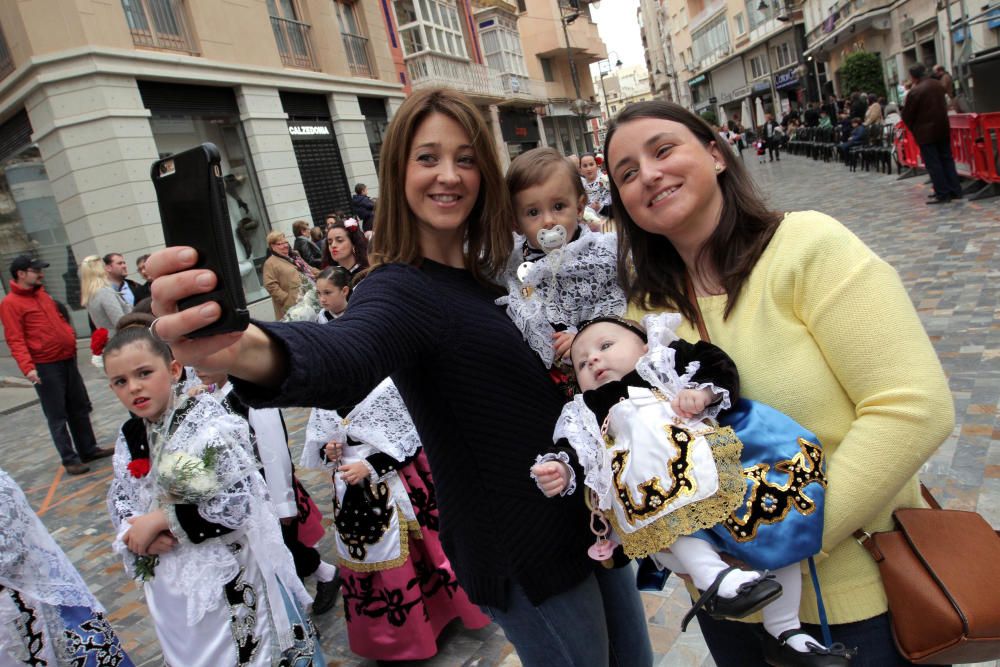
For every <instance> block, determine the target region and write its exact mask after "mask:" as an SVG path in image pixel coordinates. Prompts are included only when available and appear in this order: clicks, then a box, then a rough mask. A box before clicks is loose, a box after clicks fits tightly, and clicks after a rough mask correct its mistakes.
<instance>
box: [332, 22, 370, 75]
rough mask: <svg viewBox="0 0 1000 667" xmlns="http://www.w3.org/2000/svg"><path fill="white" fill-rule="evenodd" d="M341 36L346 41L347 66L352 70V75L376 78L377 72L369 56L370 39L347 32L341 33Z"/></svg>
mask: <svg viewBox="0 0 1000 667" xmlns="http://www.w3.org/2000/svg"><path fill="white" fill-rule="evenodd" d="M340 36H341V37H342V38H343V40H344V51H346V52H347V65H348V67H350V69H351V74H352V75H353V76H366V77H369V78H374V77H375V70H374V68H373V67H372V61H371V57H370V56H369V54H368V38H367V37H362V36H361V35H352V34H351V33H347V32H342V33H340Z"/></svg>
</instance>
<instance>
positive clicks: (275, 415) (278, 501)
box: [250, 408, 298, 518]
mask: <svg viewBox="0 0 1000 667" xmlns="http://www.w3.org/2000/svg"><path fill="white" fill-rule="evenodd" d="M250 426H251V427H252V428H253V431H254V435H255V436H256V438H257V451H258V453H259V454H260V461H261V463H262V464H263V465H264V481H265V482H266V484H267V490H268V493H270V495H271V502H273V503H274V509H275V511H276V512H277V513H278V518H288V517H293V516H296V515H297V514H298V506H297V505H296V503H295V489H294V487H293V486H292V456H291V453H290V452H289V451H288V440H287V437H286V435H285V426H284V422H283V421H282V418H281V411H280V410H278V409H277V408H266V409H251V410H250Z"/></svg>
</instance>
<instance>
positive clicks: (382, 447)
mask: <svg viewBox="0 0 1000 667" xmlns="http://www.w3.org/2000/svg"><path fill="white" fill-rule="evenodd" d="M348 436H350V437H351V438H353V439H354V440H357V441H359V442H363V443H365V444H366V445H369V446H371V447H373V448H374V449H376V450H377V451H380V452H382V453H383V454H388V455H389V456H391V457H392V458H394V459H396V460H397V461H403V460H405V459H407V458H408V457H410V456H413V455H414V454H415V453H416V451H417V449H419V448H420V436H418V435H417V429H416V427H414V425H413V421H412V420H411V419H410V413H409V411H408V410H407V409H406V405H405V404H404V403H403V397H402V396H400V395H399V390H398V389H396V385H395V384H393V382H392V379H390V378H386V379H384V380H382V382H380V383H379V384H378V386H377V387H375V389H373V390H372V392H371V393H370V394H368V395H367V396H366V397H365V398H364V400H362V401H361V402H360V403H358V404H357V405H356V406H355V407H354V409H353V410H351V411H350V412H349V413H347V415H345V416H343V417H342V416H341V415H340V414H338V413H337V411H336V410H313V411H312V414H311V415H309V423H308V425H307V426H306V444H305V447H304V448H303V449H302V460H301V461H300V462H299V465H301V466H303V467H305V468H324V467H332V465H333V464H331V463H329V462H324V461H323V460H322V459H321V458H320V455H319V451H320V449H321V448H322V447H323V445H325V444H326V443H328V442H330V441H332V440H336V441H337V442H347V437H348Z"/></svg>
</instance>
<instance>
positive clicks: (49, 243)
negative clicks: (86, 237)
mask: <svg viewBox="0 0 1000 667" xmlns="http://www.w3.org/2000/svg"><path fill="white" fill-rule="evenodd" d="M23 253H28V254H30V255H32V256H34V257H37V258H38V259H41V260H42V261H44V262H48V263H49V268H47V269H45V289H46V290H47V291H48V293H49V294H50V295H52V298H53V299H55V300H56V301H59V302H60V303H64V304H66V307H67V308H68V309H69V312H70V319H71V320H72V323H73V328H74V329H75V330H76V333H77V335H80V336H86V335H89V334H90V328H89V327H88V326H87V311H86V310H84V308H83V306H81V305H80V277H79V275H78V273H77V258H76V257H75V256H74V254H73V248H72V247H71V246H70V244H69V239H68V238H67V236H66V228H65V227H64V226H63V221H62V217H61V216H60V215H59V207H58V206H57V205H56V199H55V196H54V195H53V194H52V186H51V185H50V184H49V177H48V174H47V173H46V171H45V165H44V164H43V163H42V157H41V154H40V153H39V151H38V147H37V146H33V145H31V146H25V147H24V148H22V149H21V150H19V151H17V152H15V153H14V154H13V155H10V156H9V157H7V159H5V160H4V161H3V162H0V265H2V266H4V267H7V266H10V262H11V260H12V259H14V257H16V256H17V255H20V254H23ZM3 285H4V290H7V289H9V288H8V286H7V281H6V280H4V281H3Z"/></svg>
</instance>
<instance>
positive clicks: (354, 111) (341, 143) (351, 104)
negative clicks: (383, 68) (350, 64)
mask: <svg viewBox="0 0 1000 667" xmlns="http://www.w3.org/2000/svg"><path fill="white" fill-rule="evenodd" d="M327 103H328V104H329V105H330V115H331V116H332V118H333V132H334V134H336V135H337V147H338V148H340V159H341V160H343V162H344V172H345V173H346V174H347V185H348V186H349V187H350V189H351V194H353V193H354V185H355V184H356V183H364V184H365V185H367V186H368V196H369V197H378V191H379V189H378V174H377V173H376V172H375V160H373V159H372V149H371V146H370V145H369V143H368V133H367V132H366V131H365V117H364V116H363V115H361V106H360V105H359V104H358V96H357V95H352V94H350V93H331V94H330V95H329V96H328V97H327Z"/></svg>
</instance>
